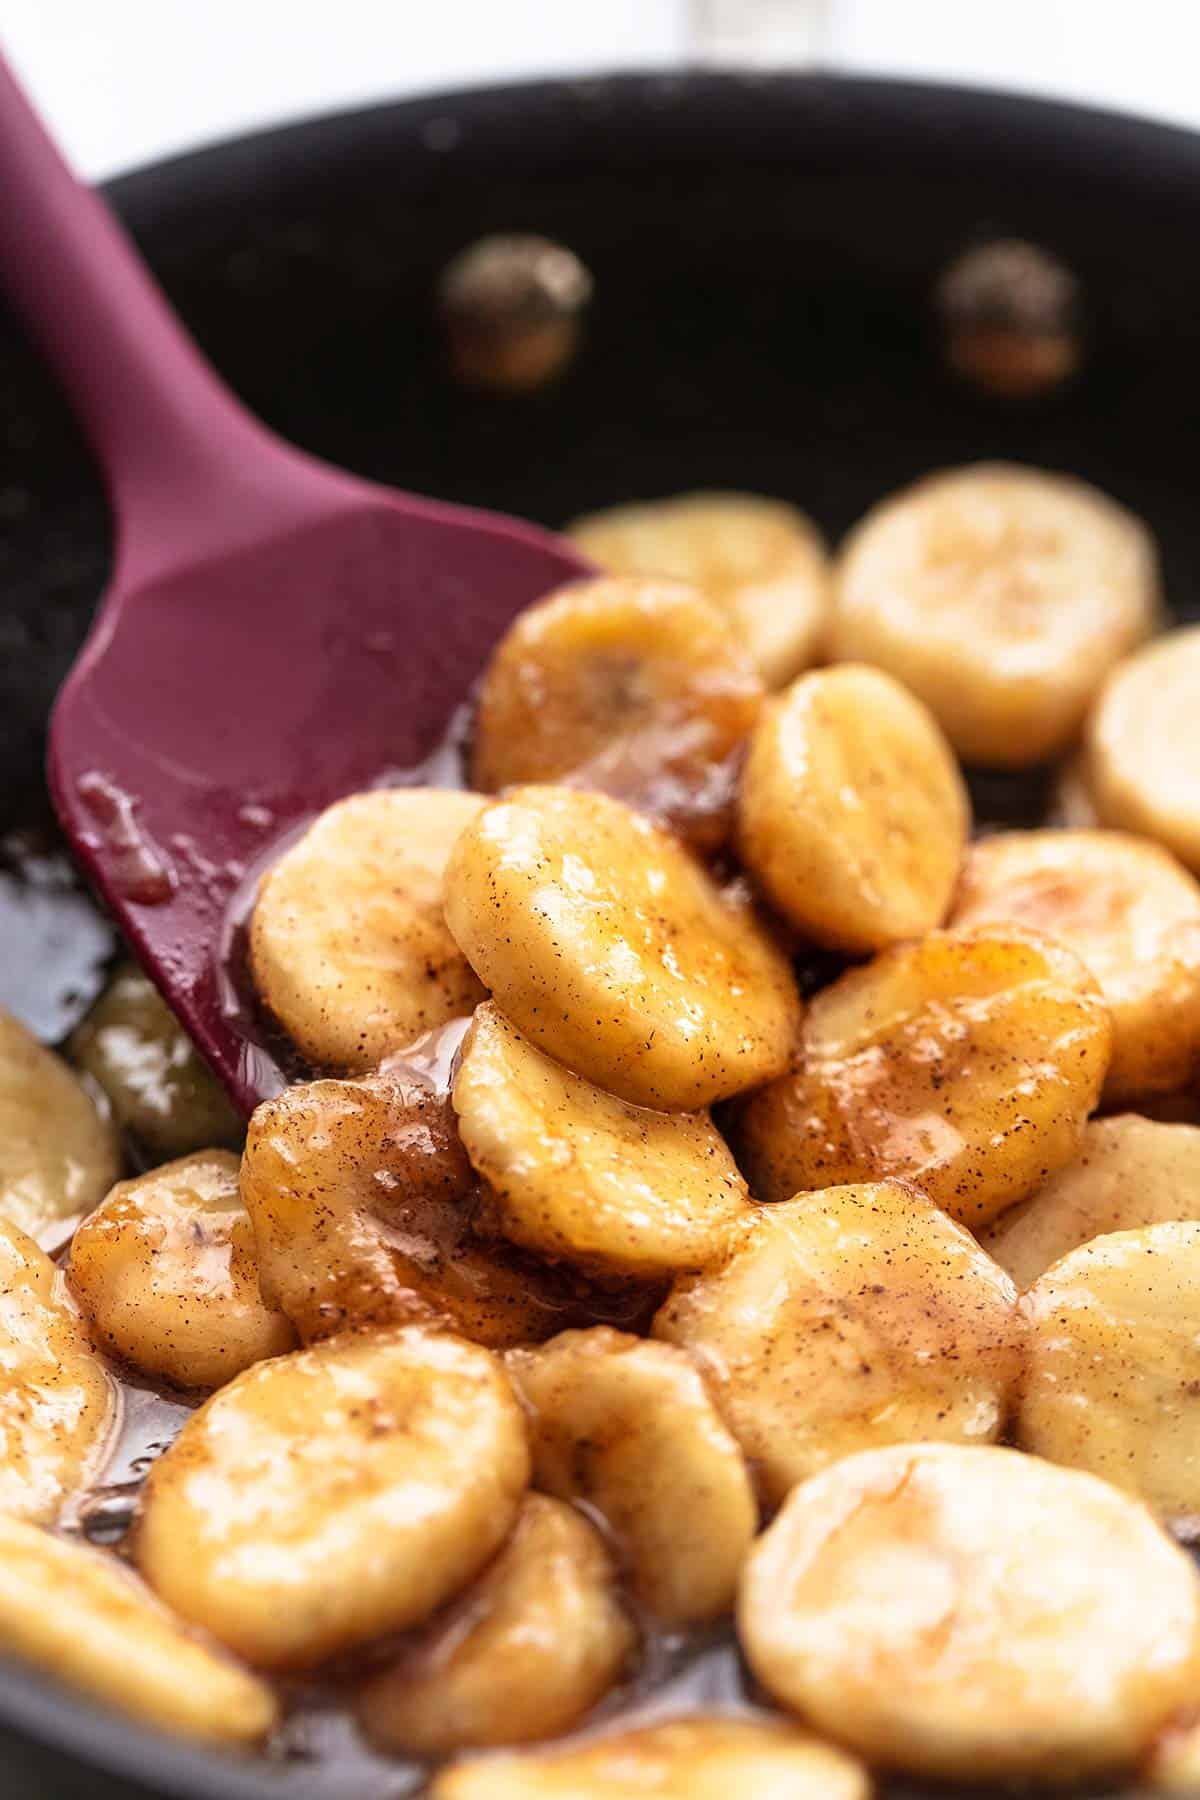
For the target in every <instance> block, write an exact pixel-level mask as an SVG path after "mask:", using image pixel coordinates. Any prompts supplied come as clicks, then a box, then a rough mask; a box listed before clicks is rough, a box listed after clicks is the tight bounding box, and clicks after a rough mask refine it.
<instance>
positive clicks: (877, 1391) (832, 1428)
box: [654, 1181, 1021, 1504]
mask: <svg viewBox="0 0 1200 1800" xmlns="http://www.w3.org/2000/svg"><path fill="white" fill-rule="evenodd" d="M1016 1306H1017V1291H1016V1288H1015V1287H1014V1286H1013V1284H1012V1282H1011V1281H1010V1280H1009V1278H1008V1276H1007V1275H1005V1274H1004V1272H1003V1270H1002V1269H999V1268H997V1266H996V1264H995V1263H994V1262H993V1261H992V1260H991V1258H990V1257H988V1256H986V1255H985V1254H984V1252H983V1251H982V1250H981V1249H980V1248H979V1246H978V1245H977V1244H976V1242H975V1240H974V1239H973V1238H972V1237H971V1235H970V1233H969V1232H967V1231H965V1230H964V1229H963V1227H962V1226H961V1225H956V1224H955V1223H954V1221H953V1220H952V1219H949V1218H947V1217H946V1215H945V1213H943V1212H939V1210H938V1208H937V1207H936V1206H934V1205H933V1204H932V1202H930V1201H929V1200H927V1199H926V1198H925V1196H924V1195H923V1194H921V1193H918V1191H917V1190H916V1189H915V1188H912V1187H908V1186H907V1185H904V1184H902V1183H900V1182H898V1181H881V1182H877V1183H875V1184H874V1185H872V1186H865V1187H840V1188H828V1189H826V1190H825V1191H824V1192H823V1193H815V1194H800V1195H798V1196H797V1197H796V1199H794V1200H786V1201H783V1202H781V1203H780V1204H779V1205H778V1206H771V1207H766V1208H764V1209H763V1211H762V1212H761V1213H760V1214H759V1216H758V1218H757V1219H756V1220H755V1222H754V1226H753V1229H752V1230H751V1231H749V1232H747V1233H746V1234H745V1235H744V1236H743V1237H742V1238H741V1240H740V1241H738V1242H737V1243H736V1245H735V1247H734V1248H733V1249H732V1250H731V1251H730V1253H729V1255H728V1256H727V1257H726V1259H725V1261H724V1262H722V1263H720V1264H718V1265H717V1266H715V1267H713V1268H711V1269H706V1270H705V1271H704V1273H703V1274H700V1275H694V1276H689V1277H686V1278H684V1279H683V1280H680V1281H678V1282H676V1284H675V1286H674V1288H673V1289H672V1291H671V1295H670V1297H669V1299H668V1300H667V1302H666V1304H665V1305H664V1306H663V1307H662V1309H661V1311H660V1312H659V1313H658V1315H657V1317H656V1318H655V1321H654V1334H655V1336H656V1337H659V1338H665V1339H667V1340H668V1341H669V1342H670V1343H673V1344H679V1345H680V1346H681V1347H682V1348H683V1349H684V1350H686V1351H687V1353H688V1355H689V1356H690V1357H691V1358H692V1360H693V1361H694V1362H695V1363H696V1365H697V1366H698V1368H699V1369H700V1371H701V1373H702V1374H703V1375H704V1376H705V1377H706V1379H707V1380H708V1382H709V1385H710V1386H711V1388H712V1391H713V1394H714V1395H715V1397H716V1399H717V1403H718V1405H719V1406H720V1408H721V1411H722V1413H723V1414H724V1416H725V1418H726V1419H728V1421H729V1423H730V1426H731V1427H732V1429H733V1431H734V1433H735V1434H736V1436H737V1439H738V1441H739V1443H740V1444H741V1446H742V1449H743V1450H744V1451H745V1452H746V1455H747V1457H748V1458H749V1459H750V1463H751V1466H752V1467H753V1469H754V1470H755V1472H756V1474H757V1476H758V1478H759V1481H760V1484H761V1486H762V1490H763V1493H764V1495H765V1496H766V1498H767V1499H768V1500H769V1501H770V1502H771V1503H772V1504H775V1503H778V1502H779V1501H780V1500H782V1499H783V1497H784V1496H785V1494H787V1492H788V1491H789V1489H790V1488H792V1487H794V1486H795V1485H796V1483H797V1482H799V1481H805V1480H807V1478H808V1477H809V1476H810V1475H813V1474H815V1473H816V1471H817V1470H818V1469H823V1468H824V1467H825V1466H826V1464H827V1463H831V1462H835V1461H836V1460H837V1458H838V1457H840V1456H848V1455H849V1454H850V1453H851V1451H854V1450H861V1449H864V1448H866V1447H867V1446H869V1445H872V1444H894V1443H898V1442H904V1441H905V1440H908V1439H913V1438H931V1439H932V1438H945V1439H949V1440H961V1441H962V1442H964V1443H987V1442H989V1441H990V1440H991V1439H993V1438H995V1437H997V1436H998V1435H999V1433H1000V1430H1001V1427H1002V1426H1003V1424H1004V1422H1005V1418H1006V1415H1007V1411H1008V1401H1009V1396H1010V1393H1011V1391H1012V1388H1013V1385H1014V1383H1015V1382H1016V1379H1017V1376H1018V1374H1019V1373H1020V1367H1021V1339H1020V1331H1019V1325H1020V1321H1019V1319H1018V1317H1017V1310H1016Z"/></svg>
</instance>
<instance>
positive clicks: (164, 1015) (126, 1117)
mask: <svg viewBox="0 0 1200 1800" xmlns="http://www.w3.org/2000/svg"><path fill="white" fill-rule="evenodd" d="M68 1049H69V1053H70V1057H71V1061H72V1062H73V1063H74V1064H75V1066H76V1067H77V1068H79V1069H82V1070H83V1071H84V1073H85V1074H87V1075H90V1076H91V1078H92V1080H93V1081H94V1082H95V1083H96V1085H97V1086H98V1087H99V1088H101V1089H102V1090H103V1092H104V1093H105V1095H106V1096H107V1098H108V1103H109V1105H110V1106H111V1108H112V1111H113V1117H114V1118H115V1119H116V1120H117V1123H118V1124H119V1125H121V1126H122V1127H123V1128H124V1129H125V1130H126V1131H131V1132H133V1133H134V1135H135V1136H136V1137H138V1138H139V1139H140V1140H141V1142H142V1143H143V1144H144V1145H145V1146H146V1148H147V1149H148V1150H150V1151H151V1152H152V1153H153V1154H154V1155H155V1156H162V1157H173V1156H186V1155H188V1153H189V1152H190V1151H193V1150H207V1149H209V1148H211V1147H212V1146H213V1145H214V1144H215V1145H220V1146H222V1147H226V1146H227V1147H228V1148H230V1149H236V1148H237V1146H238V1145H239V1144H240V1143H241V1141H242V1136H243V1129H244V1128H243V1126H242V1121H241V1120H240V1119H239V1118H238V1115H237V1113H236V1112H235V1111H234V1109H233V1107H232V1105H231V1104H230V1101H229V1099H228V1098H227V1096H226V1094H225V1090H224V1089H223V1088H222V1086H221V1084H220V1083H219V1082H218V1080H217V1078H216V1076H215V1075H214V1074H213V1073H212V1072H211V1070H210V1069H209V1068H208V1066H207V1064H206V1063H205V1062H204V1061H203V1060H202V1059H201V1057H200V1055H199V1053H198V1051H197V1050H196V1048H195V1046H194V1045H193V1043H192V1041H191V1039H190V1038H189V1037H188V1035H187V1033H186V1032H185V1031H184V1029H183V1026H182V1025H181V1024H180V1023H179V1021H178V1019H177V1018H176V1017H175V1015H174V1013H173V1012H172V1011H171V1009H170V1007H169V1006H168V1005H167V1003H166V1001H165V1000H164V999H163V997H162V995H161V994H160V993H159V991H158V989H157V988H156V987H155V986H154V983H153V982H152V981H150V980H148V979H147V977H146V976H145V975H143V974H142V972H141V970H140V969H137V968H135V967H134V966H133V964H132V963H127V964H126V965H125V966H124V967H123V968H121V969H119V970H118V971H117V973H116V974H115V975H114V976H113V979H112V981H111V982H110V983H109V985H108V987H107V988H105V990H104V992H103V994H102V995H101V996H100V998H99V1000H97V1002H96V1004H95V1006H93V1008H92V1010H91V1012H90V1013H89V1014H88V1016H87V1018H86V1019H85V1020H84V1021H83V1023H82V1025H80V1026H78V1028H77V1029H76V1031H75V1032H74V1034H73V1035H72V1037H71V1041H70V1044H69V1046H68Z"/></svg>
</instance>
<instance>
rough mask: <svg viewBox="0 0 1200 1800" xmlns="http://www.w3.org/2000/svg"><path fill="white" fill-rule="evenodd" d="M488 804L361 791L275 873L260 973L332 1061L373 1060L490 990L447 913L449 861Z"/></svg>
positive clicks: (433, 793) (264, 894)
mask: <svg viewBox="0 0 1200 1800" xmlns="http://www.w3.org/2000/svg"><path fill="white" fill-rule="evenodd" d="M482 804H483V802H482V800H481V799H480V798H479V796H478V795H475V794H461V793H452V792H443V791H442V790H441V789H437V788H388V789H382V790H380V791H379V792H376V793H369V794H354V795H352V796H351V798H350V799H348V800H339V801H338V803H337V804H336V806H331V807H329V808H328V810H327V811H325V812H323V813H322V814H321V816H320V818H319V819H317V820H316V821H315V822H314V823H313V824H312V825H310V826H309V828H308V830H307V831H306V832H305V833H304V836H303V837H302V838H300V839H299V841H298V842H297V843H295V844H293V845H292V846H291V848H290V849H288V850H285V851H284V853H283V855H282V856H281V857H280V859H279V861H278V862H277V863H276V864H275V865H274V867H273V868H272V869H271V870H270V871H269V872H268V874H267V876H266V878H265V879H264V881H263V883H262V885H261V887H260V888H259V890H258V897H257V899H256V900H255V903H254V912H253V915H252V917H251V920H250V934H249V936H250V968H251V974H252V976H253V979H254V985H255V987H256V988H257V990H258V993H259V996H260V998H261V999H262V1001H263V1003H264V1005H265V1006H266V1007H267V1008H268V1010H269V1011H270V1012H271V1013H273V1014H274V1016H275V1018H276V1019H278V1021H279V1023H280V1024H281V1025H282V1026H283V1028H284V1030H285V1031H286V1032H287V1034H288V1036H289V1037H290V1038H291V1040H292V1042H293V1043H294V1044H295V1045H296V1047H297V1049H299V1050H300V1051H301V1052H302V1054H303V1055H304V1056H306V1057H307V1058H308V1060H309V1061H310V1062H311V1063H313V1064H315V1065H316V1066H317V1067H318V1068H322V1067H323V1068H330V1069H336V1070H346V1071H348V1072H350V1073H359V1072H363V1071H366V1070H369V1069H373V1068H375V1067H376V1066H377V1065H378V1064H379V1063H380V1062H382V1061H383V1059H384V1058H385V1057H386V1056H387V1055H388V1054H389V1053H390V1052H391V1051H394V1050H399V1049H402V1048H403V1047H404V1045H406V1044H410V1043H412V1041H413V1040H414V1038H417V1037H419V1036H420V1035H421V1034H422V1032H425V1031H428V1030H430V1029H432V1027H433V1026H435V1025H441V1024H443V1023H445V1021H446V1020H448V1019H452V1018H455V1017H457V1016H459V1015H461V1014H466V1013H469V1012H470V1011H471V1009H472V1007H473V1006H474V1005H475V1004H476V1002H477V1001H479V1000H482V999H483V990H482V988H481V987H480V985H479V983H478V981H477V980H476V979H475V977H474V975H472V973H471V971H470V969H469V968H468V967H467V964H466V961H465V960H464V958H463V956H462V955H461V954H460V952H459V950H458V948H457V946H456V945H455V943H454V941H453V939H452V938H451V936H450V933H449V932H448V931H447V929H446V923H445V920H444V918H443V916H442V876H443V872H444V870H445V867H446V859H447V857H448V856H449V854H450V851H451V849H452V847H453V845H454V843H455V840H456V839H457V837H458V835H459V833H460V832H461V831H462V830H463V828H464V826H466V825H468V824H469V823H470V822H471V820H472V819H473V818H474V817H475V815H476V814H477V813H478V811H479V808H480V807H481V806H482Z"/></svg>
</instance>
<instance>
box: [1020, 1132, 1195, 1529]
mask: <svg viewBox="0 0 1200 1800" xmlns="http://www.w3.org/2000/svg"><path fill="white" fill-rule="evenodd" d="M1163 1129H1167V1128H1166V1127H1164V1128H1163ZM1023 1307H1024V1310H1025V1314H1026V1317H1027V1319H1028V1322H1029V1350H1028V1365H1027V1368H1026V1372H1025V1377H1024V1380H1023V1382H1022V1387H1021V1403H1020V1407H1019V1410H1018V1413H1017V1441H1018V1443H1019V1444H1021V1445H1022V1446H1023V1447H1024V1448H1026V1449H1028V1450H1033V1451H1035V1452H1036V1453H1037V1455H1039V1456H1044V1457H1046V1458H1048V1460H1049V1461H1051V1462H1057V1463H1068V1464H1070V1465H1071V1466H1072V1467H1073V1468H1077V1469H1089V1470H1090V1471H1091V1473H1092V1474H1093V1475H1102V1476H1103V1477H1104V1478H1105V1480H1107V1481H1111V1482H1112V1483H1113V1485H1114V1486H1115V1487H1121V1488H1127V1489H1128V1490H1129V1492H1130V1493H1133V1494H1136V1495H1137V1496H1138V1498H1139V1499H1141V1500H1144V1501H1145V1502H1146V1504H1147V1505H1148V1506H1150V1507H1151V1508H1152V1509H1153V1510H1154V1511H1155V1512H1156V1513H1157V1514H1158V1515H1159V1517H1160V1518H1161V1519H1162V1520H1163V1521H1164V1523H1166V1524H1168V1525H1169V1526H1170V1527H1171V1528H1172V1530H1173V1531H1175V1532H1176V1533H1177V1534H1178V1535H1179V1536H1180V1537H1186V1538H1196V1537H1200V1455H1198V1454H1197V1450H1196V1445H1197V1437H1198V1434H1200V1224H1195V1223H1186V1224H1184V1223H1174V1224H1162V1225H1146V1226H1143V1227H1142V1228H1141V1229H1139V1230H1136V1231H1114V1232H1111V1233H1109V1234H1108V1235H1107V1236H1105V1237H1099V1238H1094V1239H1093V1240H1092V1242H1091V1243H1090V1244H1081V1245H1080V1247H1079V1248H1078V1249H1077V1250H1072V1251H1071V1252H1070V1254H1069V1255H1067V1256H1064V1257H1063V1258H1062V1259H1061V1261H1059V1262H1056V1263H1055V1264H1054V1265H1053V1266H1052V1267H1051V1268H1049V1269H1047V1271H1046V1273H1045V1274H1044V1275H1043V1276H1041V1278H1040V1279H1039V1280H1038V1281H1036V1282H1035V1283H1034V1285H1033V1287H1032V1288H1030V1290H1029V1292H1028V1294H1026V1296H1025V1299H1024V1301H1023Z"/></svg>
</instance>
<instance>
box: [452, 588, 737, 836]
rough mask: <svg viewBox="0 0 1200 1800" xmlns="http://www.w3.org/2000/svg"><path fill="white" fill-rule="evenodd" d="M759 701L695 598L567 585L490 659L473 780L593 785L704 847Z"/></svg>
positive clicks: (720, 829) (513, 630) (722, 825)
mask: <svg viewBox="0 0 1200 1800" xmlns="http://www.w3.org/2000/svg"><path fill="white" fill-rule="evenodd" d="M761 701H762V683H761V682H760V681H759V679H758V676H757V675H756V674H755V673H754V670H753V668H752V666H751V664H750V661H749V659H748V657H747V656H746V653H745V651H744V650H743V648H742V644H741V642H740V640H739V638H738V637H737V636H736V635H735V633H734V631H733V629H732V627H731V626H730V625H729V624H728V623H727V621H726V620H725V619H724V618H722V616H721V614H720V613H719V612H718V611H717V609H716V608H715V607H714V606H713V605H711V604H710V602H709V601H707V600H705V599H704V597H703V596H702V595H701V594H700V593H698V592H696V591H695V590H694V589H692V588H689V587H683V586H681V585H679V584H676V583H668V582H661V581H646V580H621V581H614V580H599V581H587V582H581V583H576V584H575V585H574V586H572V587H568V588H563V589H561V590H560V591H558V592H556V593H553V594H551V595H549V596H548V597H547V598H546V599H545V600H541V601H539V602H538V604H537V605H536V606H530V607H527V608H526V609H525V611H524V612H522V613H519V614H518V615H517V617H516V619H514V621H513V623H512V624H511V625H510V626H509V629H508V631H507V633H506V634H505V636H504V637H503V638H502V639H501V641H500V643H499V645H498V646H497V648H496V649H495V651H494V652H493V653H492V660H491V662H490V663H489V664H488V666H487V670H486V672H485V674H484V677H483V682H482V685H481V686H480V690H479V699H478V704H477V708H476V714H475V734H474V741H473V745H472V751H471V780H472V783H473V784H474V786H475V787H477V788H481V789H483V790H484V791H486V792H491V793H496V792H499V790H500V789H501V788H507V787H515V786H517V785H518V784H520V783H527V782H531V781H565V782H567V783H569V784H570V785H571V786H572V787H584V788H594V789H596V790H597V791H598V792H600V793H604V794H612V795H614V796H615V797H616V798H617V799H618V800H624V801H625V802H626V804H627V805H629V806H633V807H636V808H637V809H638V811H639V812H645V813H648V814H649V815H650V817H651V818H654V819H657V820H658V821H659V823H660V824H662V825H667V826H670V827H671V828H672V829H673V830H675V831H677V832H679V834H680V836H682V837H685V838H687V839H688V841H689V842H690V843H692V844H694V845H695V846H696V847H697V848H698V849H705V850H708V849H715V848H716V847H717V846H718V845H720V844H721V843H722V842H723V840H724V838H725V836H726V834H727V831H728V827H729V821H730V812H731V808H732V802H733V791H734V783H735V778H736V773H737V767H736V765H737V758H738V754H739V751H740V749H741V745H742V741H743V739H744V738H745V737H746V734H747V733H748V732H749V731H750V729H751V727H752V726H753V724H754V722H755V720H756V719H757V717H758V711H759V706H760V704H761Z"/></svg>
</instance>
